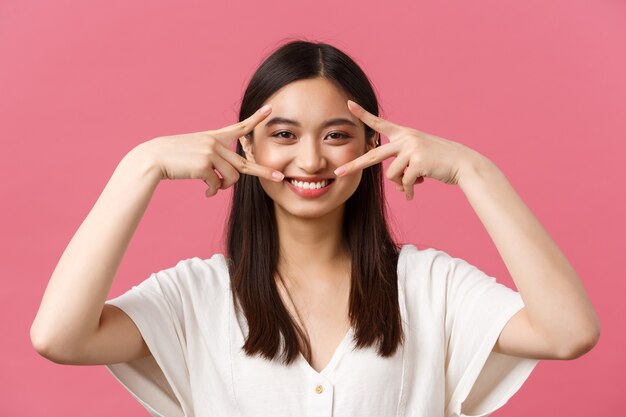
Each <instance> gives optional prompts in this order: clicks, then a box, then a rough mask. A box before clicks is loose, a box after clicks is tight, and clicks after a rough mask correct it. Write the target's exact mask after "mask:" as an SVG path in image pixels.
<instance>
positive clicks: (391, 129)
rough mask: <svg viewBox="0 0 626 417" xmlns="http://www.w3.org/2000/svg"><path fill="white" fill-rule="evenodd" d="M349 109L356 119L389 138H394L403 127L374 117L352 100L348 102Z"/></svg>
mask: <svg viewBox="0 0 626 417" xmlns="http://www.w3.org/2000/svg"><path fill="white" fill-rule="evenodd" d="M348 109H350V111H351V112H352V113H353V114H354V115H355V116H356V117H358V118H359V119H361V121H363V123H365V124H366V125H368V126H369V127H371V128H372V129H374V130H375V131H377V132H380V133H382V134H383V135H385V136H387V137H388V138H390V137H391V136H394V135H395V134H396V133H397V132H398V131H399V130H400V129H401V128H402V127H401V126H399V125H397V124H395V123H392V122H390V121H389V120H385V119H383V118H381V117H378V116H376V115H373V114H372V113H370V112H368V111H367V110H365V109H364V108H363V107H361V106H360V105H358V104H357V103H355V102H354V101H352V100H348Z"/></svg>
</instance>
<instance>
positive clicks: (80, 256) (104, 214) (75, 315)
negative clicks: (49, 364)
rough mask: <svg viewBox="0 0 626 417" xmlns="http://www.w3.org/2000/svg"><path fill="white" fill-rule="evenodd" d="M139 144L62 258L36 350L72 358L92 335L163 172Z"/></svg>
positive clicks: (38, 320) (44, 305) (35, 336)
mask: <svg viewBox="0 0 626 417" xmlns="http://www.w3.org/2000/svg"><path fill="white" fill-rule="evenodd" d="M142 145H143V144H140V145H139V146H137V147H136V148H134V149H133V150H131V151H130V152H129V153H128V154H127V155H126V156H125V157H124V158H123V159H122V161H121V162H120V163H119V164H118V166H117V167H116V169H115V172H114V173H113V175H112V176H111V178H110V180H109V182H108V183H107V185H106V187H105V188H104V191H103V192H102V194H101V195H100V197H99V198H98V200H97V201H96V203H95V205H94V206H93V208H92V210H91V211H90V212H89V214H88V215H87V217H86V218H85V220H84V221H83V223H82V224H81V225H80V227H79V228H78V230H77V231H76V233H75V234H74V237H73V238H72V240H71V241H70V243H69V244H68V246H67V248H66V249H65V251H64V252H63V255H62V256H61V259H60V260H59V262H58V264H57V266H56V268H55V270H54V272H53V274H52V277H51V278H50V281H49V283H48V286H47V288H46V291H45V293H44V296H43V299H42V301H41V305H40V306H39V311H38V312H37V315H36V317H35V320H34V321H33V323H32V326H31V329H30V336H31V341H32V343H33V346H34V347H35V349H36V350H37V351H38V352H40V353H42V354H43V355H45V356H47V357H50V358H71V357H72V355H73V354H74V351H75V350H76V349H78V347H79V346H80V345H81V343H84V342H85V341H86V340H87V339H88V338H89V337H90V336H91V335H93V334H94V333H95V332H96V331H97V330H98V327H99V325H100V318H101V314H102V310H103V306H104V303H105V301H106V297H107V294H108V292H109V290H110V288H111V284H112V282H113V279H114V277H115V275H116V272H117V269H118V267H119V265H120V263H121V261H122V257H123V256H124V253H125V252H126V249H127V247H128V244H129V242H130V240H131V238H132V236H133V234H134V233H135V230H136V228H137V225H138V224H139V221H140V220H141V218H142V216H143V214H144V212H145V210H146V208H147V206H148V203H149V202H150V199H151V198H152V195H153V193H154V190H155V189H156V187H157V185H158V183H159V181H160V178H161V171H160V169H159V167H158V166H156V165H154V164H153V163H152V161H151V160H150V159H149V158H147V156H146V155H147V154H145V153H143V152H142Z"/></svg>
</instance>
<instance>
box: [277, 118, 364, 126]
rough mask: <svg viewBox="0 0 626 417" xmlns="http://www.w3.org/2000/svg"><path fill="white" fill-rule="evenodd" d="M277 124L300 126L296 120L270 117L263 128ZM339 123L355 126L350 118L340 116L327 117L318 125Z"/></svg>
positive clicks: (336, 124) (339, 124) (337, 124)
mask: <svg viewBox="0 0 626 417" xmlns="http://www.w3.org/2000/svg"><path fill="white" fill-rule="evenodd" d="M278 124H282V125H293V126H298V127H300V126H301V124H300V123H299V122H298V121H296V120H292V119H287V118H285V117H272V118H271V119H270V120H269V121H268V122H267V123H265V128H269V127H271V126H273V125H278ZM341 125H350V126H354V127H357V125H356V123H354V122H353V121H352V120H350V119H344V118H342V117H338V118H335V119H328V120H326V121H324V122H323V123H322V124H321V125H320V126H321V127H322V128H326V127H329V126H341Z"/></svg>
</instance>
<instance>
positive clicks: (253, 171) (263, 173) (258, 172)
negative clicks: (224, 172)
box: [216, 146, 285, 182]
mask: <svg viewBox="0 0 626 417" xmlns="http://www.w3.org/2000/svg"><path fill="white" fill-rule="evenodd" d="M216 149H217V153H218V154H219V155H220V156H221V157H222V158H223V159H225V160H226V161H227V162H228V163H229V164H231V165H232V166H233V167H234V168H235V169H236V170H237V171H239V172H241V173H242V174H247V175H254V176H257V177H263V178H267V179H268V180H271V181H276V182H280V181H282V180H283V178H285V175H284V174H283V173H282V172H279V171H276V170H275V169H273V168H270V167H266V166H263V165H259V164H257V163H255V162H252V161H249V160H247V159H246V158H244V157H243V156H241V155H239V154H238V153H236V152H233V151H230V150H228V149H226V148H223V147H222V148H220V147H219V146H218V147H217V148H216Z"/></svg>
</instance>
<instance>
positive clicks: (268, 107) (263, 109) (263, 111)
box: [261, 104, 272, 113]
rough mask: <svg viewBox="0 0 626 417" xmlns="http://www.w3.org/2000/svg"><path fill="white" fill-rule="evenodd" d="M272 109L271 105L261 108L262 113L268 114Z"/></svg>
mask: <svg viewBox="0 0 626 417" xmlns="http://www.w3.org/2000/svg"><path fill="white" fill-rule="evenodd" d="M271 108H272V106H270V105H269V104H266V105H265V106H263V107H261V113H268V112H269V111H270V109H271Z"/></svg>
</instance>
